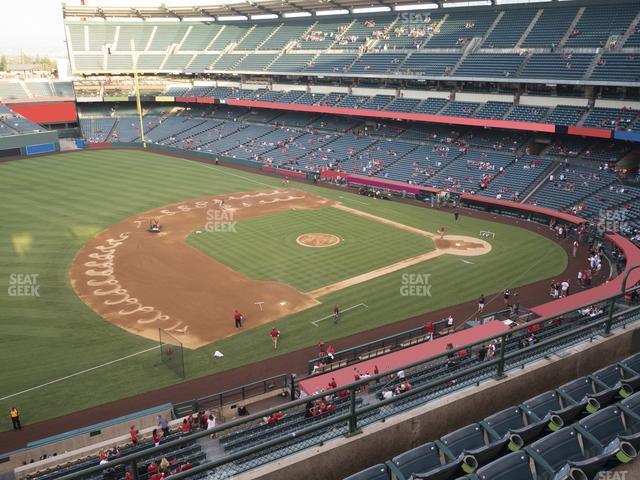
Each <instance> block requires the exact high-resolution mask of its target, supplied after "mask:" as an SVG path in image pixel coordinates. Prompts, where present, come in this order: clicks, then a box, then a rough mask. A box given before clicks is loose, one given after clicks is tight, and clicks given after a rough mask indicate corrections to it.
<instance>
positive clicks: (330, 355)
mask: <svg viewBox="0 0 640 480" xmlns="http://www.w3.org/2000/svg"><path fill="white" fill-rule="evenodd" d="M335 353H336V351H335V349H334V348H333V345H329V346H328V347H327V355H328V356H329V358H330V359H331V360H333V356H334V354H335Z"/></svg>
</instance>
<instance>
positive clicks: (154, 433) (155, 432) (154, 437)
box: [153, 428, 160, 447]
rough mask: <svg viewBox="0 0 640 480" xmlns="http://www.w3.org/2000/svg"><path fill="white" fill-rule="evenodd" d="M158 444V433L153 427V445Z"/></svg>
mask: <svg viewBox="0 0 640 480" xmlns="http://www.w3.org/2000/svg"><path fill="white" fill-rule="evenodd" d="M158 445H160V435H159V434H158V429H157V428H154V429H153V446H154V447H157V446H158Z"/></svg>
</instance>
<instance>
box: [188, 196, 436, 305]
mask: <svg viewBox="0 0 640 480" xmlns="http://www.w3.org/2000/svg"><path fill="white" fill-rule="evenodd" d="M235 230H236V234H234V235H227V234H226V233H222V234H221V233H220V232H203V233H201V234H192V235H191V236H189V238H188V243H190V244H191V245H193V246H194V247H196V248H199V249H200V250H202V251H203V252H205V253H207V254H208V255H211V256H212V257H213V258H215V259H216V260H218V261H220V262H222V263H224V264H225V265H227V266H229V267H231V268H233V269H234V270H237V271H239V272H241V273H243V274H245V275H246V276H248V277H249V278H253V279H255V280H279V281H281V282H284V283H288V284H289V285H291V286H292V287H294V288H296V289H298V290H300V291H302V292H308V291H310V290H315V289H316V288H319V287H323V286H325V285H329V284H331V283H334V282H338V281H340V280H344V279H346V278H351V277H354V276H356V275H359V274H361V273H365V272H370V271H371V270H375V269H376V268H380V267H384V266H386V265H390V264H392V263H396V262H398V261H400V260H404V259H406V258H410V257H414V256H417V255H420V254H422V253H426V252H429V251H431V250H433V249H434V244H433V241H432V240H431V239H430V238H427V237H423V236H421V235H418V234H416V233H412V232H408V231H406V230H401V229H399V228H397V227H393V226H389V225H384V224H381V223H377V222H375V221H373V220H368V219H365V218H362V217H358V216H357V215H354V214H352V213H348V212H344V211H342V210H338V209H335V208H331V207H327V208H321V209H318V210H289V211H288V212H281V213H274V214H271V215H262V216H259V217H253V218H249V219H246V220H241V221H239V222H238V223H237V225H236V228H235ZM303 233H329V234H332V235H336V236H338V237H339V238H340V239H341V240H340V243H338V244H337V245H334V246H331V247H325V248H309V247H304V246H302V245H299V244H298V243H297V242H296V239H297V238H298V236H300V235H302V234H303ZM256 247H258V248H256ZM251 251H254V252H255V254H253V255H247V252H251Z"/></svg>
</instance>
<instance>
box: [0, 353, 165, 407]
mask: <svg viewBox="0 0 640 480" xmlns="http://www.w3.org/2000/svg"><path fill="white" fill-rule="evenodd" d="M156 348H160V345H156V346H155V347H151V348H147V349H146V350H142V351H140V352H136V353H132V354H130V355H126V356H124V357H120V358H116V359H115V360H111V361H110V362H107V363H103V364H102V365H96V366H95V367H91V368H87V369H85V370H81V371H79V372H76V373H72V374H71V375H67V376H66V377H60V378H56V379H55V380H51V381H50V382H47V383H43V384H41V385H38V386H36V387H31V388H27V389H26V390H22V391H20V392H16V393H12V394H11V395H7V396H6V397H2V398H0V401H2V400H6V399H8V398H12V397H17V396H18V395H22V394H23V393H28V392H32V391H34V390H38V389H39V388H44V387H47V386H49V385H53V384H54V383H58V382H62V381H63V380H68V379H70V378H72V377H76V376H78V375H82V374H83V373H87V372H92V371H93V370H97V369H98V368H102V367H106V366H108V365H112V364H114V363H118V362H121V361H122V360H126V359H128V358H131V357H135V356H136V355H141V354H143V353H147V352H150V351H151V350H155V349H156Z"/></svg>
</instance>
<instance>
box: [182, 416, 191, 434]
mask: <svg viewBox="0 0 640 480" xmlns="http://www.w3.org/2000/svg"><path fill="white" fill-rule="evenodd" d="M190 431H191V424H190V423H189V421H188V420H187V419H186V418H185V419H184V420H183V421H182V433H185V434H186V433H189V432H190Z"/></svg>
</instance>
